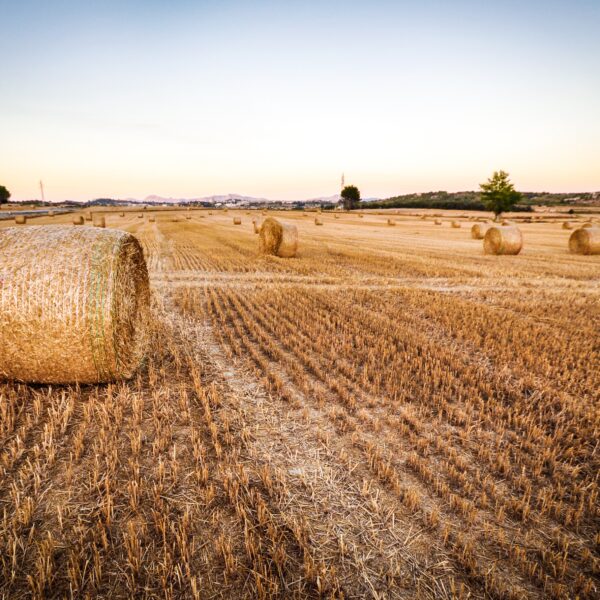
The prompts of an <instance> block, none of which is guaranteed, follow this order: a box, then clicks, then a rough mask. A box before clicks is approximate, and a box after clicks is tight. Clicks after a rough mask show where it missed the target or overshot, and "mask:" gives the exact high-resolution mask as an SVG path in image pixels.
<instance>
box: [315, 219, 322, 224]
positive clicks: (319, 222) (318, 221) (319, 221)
mask: <svg viewBox="0 0 600 600" xmlns="http://www.w3.org/2000/svg"><path fill="white" fill-rule="evenodd" d="M315 225H323V221H321V219H319V217H315Z"/></svg>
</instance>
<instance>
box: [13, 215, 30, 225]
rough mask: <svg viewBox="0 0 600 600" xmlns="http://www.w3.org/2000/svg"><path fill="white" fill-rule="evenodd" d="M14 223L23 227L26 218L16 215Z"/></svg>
mask: <svg viewBox="0 0 600 600" xmlns="http://www.w3.org/2000/svg"><path fill="white" fill-rule="evenodd" d="M15 223H16V224H17V225H25V224H26V223H27V217H26V216H25V215H17V216H16V217H15Z"/></svg>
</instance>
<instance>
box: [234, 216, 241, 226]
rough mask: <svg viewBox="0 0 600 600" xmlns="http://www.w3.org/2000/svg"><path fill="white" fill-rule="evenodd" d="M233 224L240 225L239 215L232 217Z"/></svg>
mask: <svg viewBox="0 0 600 600" xmlns="http://www.w3.org/2000/svg"><path fill="white" fill-rule="evenodd" d="M233 224H234V225H241V224H242V219H241V217H233Z"/></svg>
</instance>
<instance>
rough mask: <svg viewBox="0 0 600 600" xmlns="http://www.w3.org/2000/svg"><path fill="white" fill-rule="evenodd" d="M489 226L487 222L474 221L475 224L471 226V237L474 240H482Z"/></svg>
mask: <svg viewBox="0 0 600 600" xmlns="http://www.w3.org/2000/svg"><path fill="white" fill-rule="evenodd" d="M489 228H490V225H489V223H475V225H473V227H471V237H472V238H473V239H474V240H482V239H483V238H484V237H485V232H486V231H487V230H488V229H489Z"/></svg>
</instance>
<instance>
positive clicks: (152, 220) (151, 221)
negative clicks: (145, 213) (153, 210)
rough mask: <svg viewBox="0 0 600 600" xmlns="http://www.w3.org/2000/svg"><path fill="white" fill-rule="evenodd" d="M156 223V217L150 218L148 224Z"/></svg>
mask: <svg viewBox="0 0 600 600" xmlns="http://www.w3.org/2000/svg"><path fill="white" fill-rule="evenodd" d="M155 221H156V218H155V217H148V222H149V223H154V222H155Z"/></svg>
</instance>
